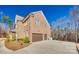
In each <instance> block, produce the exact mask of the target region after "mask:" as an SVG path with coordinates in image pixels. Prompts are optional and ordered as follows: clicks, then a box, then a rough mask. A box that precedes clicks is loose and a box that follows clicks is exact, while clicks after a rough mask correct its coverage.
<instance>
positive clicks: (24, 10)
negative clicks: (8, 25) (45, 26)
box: [0, 5, 74, 24]
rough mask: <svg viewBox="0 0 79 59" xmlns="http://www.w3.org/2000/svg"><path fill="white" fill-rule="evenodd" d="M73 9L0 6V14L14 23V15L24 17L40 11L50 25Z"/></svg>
mask: <svg viewBox="0 0 79 59" xmlns="http://www.w3.org/2000/svg"><path fill="white" fill-rule="evenodd" d="M73 7H74V6H73V5H0V12H3V15H6V16H9V17H10V18H11V19H12V22H13V23H14V22H15V16H16V14H18V15H20V16H23V17H24V16H26V15H28V14H29V13H31V12H35V11H40V10H42V11H43V13H44V15H45V17H46V18H47V21H48V22H49V24H51V23H53V22H54V23H55V21H56V20H58V19H60V18H63V17H65V16H69V12H70V10H71V9H72V8H73ZM0 16H1V15H0Z"/></svg>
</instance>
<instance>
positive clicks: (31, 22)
mask: <svg viewBox="0 0 79 59" xmlns="http://www.w3.org/2000/svg"><path fill="white" fill-rule="evenodd" d="M15 22H16V28H15V30H16V35H17V38H23V37H26V36H28V37H29V38H30V41H31V42H35V41H41V40H48V39H50V37H51V28H50V25H49V23H48V21H47V19H46V18H45V16H44V14H43V12H42V11H36V12H32V13H30V14H29V15H28V16H26V17H22V16H19V15H16V18H15Z"/></svg>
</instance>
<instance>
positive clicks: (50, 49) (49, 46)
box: [0, 40, 78, 54]
mask: <svg viewBox="0 0 79 59" xmlns="http://www.w3.org/2000/svg"><path fill="white" fill-rule="evenodd" d="M0 53H15V54H19V53H20V54H21V53H23V54H77V53H78V52H77V50H76V45H75V43H72V42H64V41H56V40H45V41H39V42H34V43H32V44H31V45H30V46H28V47H25V48H23V49H20V50H17V51H11V50H8V49H6V48H3V49H2V51H1V50H0Z"/></svg>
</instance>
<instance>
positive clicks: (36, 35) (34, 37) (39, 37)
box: [32, 33, 43, 42]
mask: <svg viewBox="0 0 79 59" xmlns="http://www.w3.org/2000/svg"><path fill="white" fill-rule="evenodd" d="M41 40H43V35H42V34H40V33H32V42H35V41H41Z"/></svg>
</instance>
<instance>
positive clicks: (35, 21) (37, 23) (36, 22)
mask: <svg viewBox="0 0 79 59" xmlns="http://www.w3.org/2000/svg"><path fill="white" fill-rule="evenodd" d="M34 23H35V24H36V25H40V21H39V19H38V18H37V17H35V18H34Z"/></svg>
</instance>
